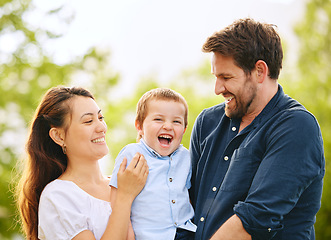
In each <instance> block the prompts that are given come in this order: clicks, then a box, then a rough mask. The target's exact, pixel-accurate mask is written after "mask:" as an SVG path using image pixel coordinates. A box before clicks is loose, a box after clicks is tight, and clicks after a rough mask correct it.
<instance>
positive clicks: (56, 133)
mask: <svg viewBox="0 0 331 240" xmlns="http://www.w3.org/2000/svg"><path fill="white" fill-rule="evenodd" d="M49 136H50V137H51V139H53V141H54V142H55V143H56V144H58V145H60V146H61V147H62V146H63V144H64V137H65V134H64V130H63V129H62V128H55V127H52V128H51V129H50V130H49Z"/></svg>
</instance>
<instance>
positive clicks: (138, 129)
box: [134, 121, 143, 136]
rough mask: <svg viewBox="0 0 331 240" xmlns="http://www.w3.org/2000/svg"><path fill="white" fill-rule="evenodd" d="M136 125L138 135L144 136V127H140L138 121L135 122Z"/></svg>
mask: <svg viewBox="0 0 331 240" xmlns="http://www.w3.org/2000/svg"><path fill="white" fill-rule="evenodd" d="M134 125H135V127H136V129H137V132H138V134H139V135H140V136H143V128H142V126H140V123H139V122H138V121H135V122H134Z"/></svg>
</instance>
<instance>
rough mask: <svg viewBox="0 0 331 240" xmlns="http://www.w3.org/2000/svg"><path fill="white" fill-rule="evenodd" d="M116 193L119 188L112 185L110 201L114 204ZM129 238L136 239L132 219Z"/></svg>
mask: <svg viewBox="0 0 331 240" xmlns="http://www.w3.org/2000/svg"><path fill="white" fill-rule="evenodd" d="M116 195H117V188H115V187H113V186H111V191H110V202H111V203H112V205H113V204H114V203H115V200H116ZM127 240H135V236H134V231H133V227H132V224H131V221H129V230H128V237H127Z"/></svg>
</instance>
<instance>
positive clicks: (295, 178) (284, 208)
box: [234, 111, 325, 240]
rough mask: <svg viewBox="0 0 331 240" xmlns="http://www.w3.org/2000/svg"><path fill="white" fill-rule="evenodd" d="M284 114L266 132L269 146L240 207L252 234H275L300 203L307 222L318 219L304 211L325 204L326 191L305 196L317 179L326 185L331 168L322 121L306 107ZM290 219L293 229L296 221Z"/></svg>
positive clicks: (259, 236) (262, 236) (260, 236)
mask: <svg viewBox="0 0 331 240" xmlns="http://www.w3.org/2000/svg"><path fill="white" fill-rule="evenodd" d="M278 119H279V120H278V121H275V122H274V123H273V124H272V125H271V126H270V128H269V131H267V132H266V138H265V139H266V142H264V143H262V142H261V143H260V144H261V145H264V148H265V149H266V151H265V153H264V155H263V158H262V160H261V163H260V165H259V167H258V169H257V172H256V174H255V176H254V179H253V181H252V184H251V187H250V189H249V192H248V195H247V197H246V199H245V201H240V202H238V203H237V204H236V205H235V206H234V213H235V214H236V215H237V216H238V217H239V218H240V219H241V221H242V223H243V226H244V228H245V229H246V231H247V232H248V233H249V234H251V236H252V239H261V240H262V239H263V240H267V239H271V238H272V237H273V236H274V235H275V234H276V233H277V232H278V231H279V230H281V229H282V228H283V225H284V222H283V219H284V216H285V215H290V214H291V211H292V210H293V208H294V207H296V208H299V209H300V208H302V212H303V213H302V216H303V219H302V221H303V222H304V221H307V222H309V221H310V222H311V221H312V222H313V221H315V219H314V218H312V219H305V213H304V212H309V213H308V214H307V216H314V215H315V214H316V213H317V211H318V210H319V208H320V202H319V201H318V199H320V198H321V191H315V192H314V191H311V193H313V194H306V195H305V196H302V195H303V193H304V191H305V190H306V189H307V188H309V187H312V185H314V184H315V182H316V184H321V178H322V177H323V175H324V171H325V169H324V157H323V155H324V153H323V150H322V149H323V142H322V136H321V133H320V129H319V126H318V123H317V121H316V119H315V118H314V117H313V116H312V115H311V114H310V113H309V112H306V111H292V112H291V111H290V112H286V113H284V114H283V115H282V116H280V117H279V118H278ZM315 180H316V181H315ZM319 189H321V186H319ZM298 201H300V202H298ZM295 211H297V209H296V210H295ZM311 213H314V214H311ZM286 224H287V227H288V228H291V222H290V221H289V222H287V223H286ZM302 224H304V223H302ZM296 227H297V226H293V229H295V228H296Z"/></svg>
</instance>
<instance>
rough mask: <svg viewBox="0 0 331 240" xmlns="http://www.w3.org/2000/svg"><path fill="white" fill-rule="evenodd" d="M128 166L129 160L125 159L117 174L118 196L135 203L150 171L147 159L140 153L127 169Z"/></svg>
mask: <svg viewBox="0 0 331 240" xmlns="http://www.w3.org/2000/svg"><path fill="white" fill-rule="evenodd" d="M126 164H127V159H126V158H124V159H123V162H122V163H121V166H120V168H119V170H118V173H117V187H118V188H117V194H123V195H125V196H126V197H128V198H130V199H131V200H132V201H133V200H134V199H135V198H136V196H137V195H138V194H139V193H140V192H141V190H142V189H143V188H144V186H145V183H146V180H147V176H148V173H149V170H148V165H147V162H146V159H145V157H144V156H143V155H142V154H140V153H136V154H135V156H134V157H133V159H132V161H131V162H130V164H129V166H128V167H127V168H125V167H126Z"/></svg>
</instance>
